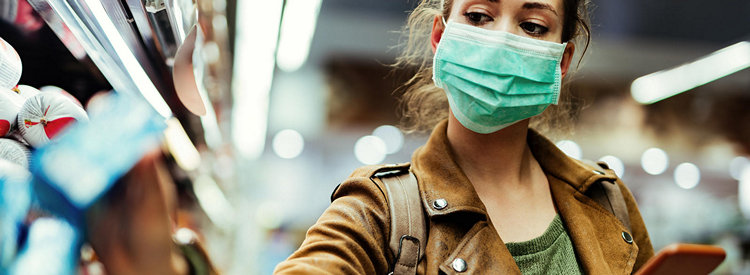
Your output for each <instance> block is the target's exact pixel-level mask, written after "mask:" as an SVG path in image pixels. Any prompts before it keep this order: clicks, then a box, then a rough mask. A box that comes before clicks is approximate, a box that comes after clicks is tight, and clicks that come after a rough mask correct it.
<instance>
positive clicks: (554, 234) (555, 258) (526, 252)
mask: <svg viewBox="0 0 750 275" xmlns="http://www.w3.org/2000/svg"><path fill="white" fill-rule="evenodd" d="M505 245H506V246H507V247H508V250H510V254H511V255H512V256H513V259H514V260H515V261H516V264H518V267H519V268H520V269H521V273H522V274H524V275H526V274H583V272H581V268H580V266H579V265H578V261H577V260H576V255H575V252H574V251H573V243H572V242H571V241H570V237H569V236H568V232H567V231H565V227H564V226H563V223H562V220H561V219H560V215H556V216H555V218H554V219H553V220H552V223H551V224H550V226H549V228H547V230H546V231H545V232H544V234H542V235H541V236H539V237H536V238H534V239H531V240H528V241H524V242H517V243H506V244H505Z"/></svg>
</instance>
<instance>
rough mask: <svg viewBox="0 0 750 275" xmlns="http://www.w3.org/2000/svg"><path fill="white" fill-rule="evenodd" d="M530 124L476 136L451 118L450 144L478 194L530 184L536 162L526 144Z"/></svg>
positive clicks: (515, 125)
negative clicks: (529, 180)
mask: <svg viewBox="0 0 750 275" xmlns="http://www.w3.org/2000/svg"><path fill="white" fill-rule="evenodd" d="M528 127H529V120H528V119H526V120H522V121H519V122H517V123H515V124H513V125H510V126H508V127H506V128H503V129H502V130H499V131H497V132H494V133H490V134H479V133H476V132H473V131H471V130H469V129H467V128H466V127H464V126H463V125H461V123H460V122H458V120H457V119H456V118H455V117H454V116H453V113H451V114H450V118H449V120H448V132H447V135H448V142H449V143H450V145H451V148H452V149H453V153H454V154H455V156H456V163H457V164H458V165H459V167H461V169H462V170H463V171H464V173H465V174H466V176H467V177H468V178H469V180H470V181H471V183H472V185H474V188H475V189H476V191H477V192H479V193H481V192H483V191H489V192H491V191H492V190H494V191H498V190H506V189H507V188H517V187H520V185H522V183H524V182H528V179H529V178H530V175H531V172H532V163H535V161H536V160H535V159H534V157H533V156H532V154H531V151H530V150H529V147H528V146H527V143H526V136H527V133H528Z"/></svg>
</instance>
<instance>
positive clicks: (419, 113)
mask: <svg viewBox="0 0 750 275" xmlns="http://www.w3.org/2000/svg"><path fill="white" fill-rule="evenodd" d="M443 1H445V5H444V7H442V6H441V5H442V2H443ZM562 1H563V5H564V9H565V12H564V23H563V24H564V26H563V34H562V40H563V41H574V40H582V41H585V47H584V48H583V49H584V50H583V53H585V52H586V49H587V48H588V45H589V42H590V39H591V38H590V37H591V31H590V28H589V21H588V5H589V0H562ZM452 6H453V0H420V2H419V5H417V7H416V8H414V10H413V11H412V12H411V13H410V14H409V19H408V21H407V24H406V25H405V26H404V27H403V29H402V36H403V37H404V38H405V43H403V44H402V45H401V47H402V48H403V49H402V52H401V54H400V55H399V56H398V57H397V58H396V62H395V63H394V64H392V65H391V66H392V67H393V68H394V69H402V68H408V67H413V68H416V69H417V72H416V73H415V74H414V76H413V77H411V78H410V79H409V80H408V81H407V82H406V83H405V84H404V85H403V86H401V87H400V88H399V90H397V91H403V94H402V96H401V98H400V105H401V114H400V116H401V124H402V128H403V129H404V130H406V131H408V132H426V131H430V130H432V128H434V127H435V125H436V124H437V123H438V122H440V121H442V120H444V119H445V118H447V117H448V99H447V98H446V96H445V93H444V92H443V90H442V89H440V88H438V87H436V86H435V84H434V83H433V81H432V56H433V52H432V44H431V35H432V25H433V22H434V20H435V16H443V18H448V15H450V13H451V7H452ZM576 44H578V43H576ZM581 58H583V55H581ZM578 63H579V65H580V60H579V62H578ZM570 74H571V73H570V72H569V73H568V75H570ZM567 79H570V76H567V77H566V80H567ZM567 82H568V81H564V83H563V92H562V94H561V95H560V96H561V98H560V102H559V103H558V105H552V106H550V107H549V108H547V110H546V111H544V113H543V114H542V115H539V116H536V117H534V118H532V120H531V127H532V128H535V129H537V130H539V131H542V132H550V131H552V130H554V131H563V132H564V131H568V130H570V128H571V124H572V123H571V122H572V121H573V120H574V118H575V117H576V116H577V114H578V111H579V110H580V103H579V102H578V101H577V100H575V98H573V96H572V95H571V94H570V93H569V92H567V91H565V90H567Z"/></svg>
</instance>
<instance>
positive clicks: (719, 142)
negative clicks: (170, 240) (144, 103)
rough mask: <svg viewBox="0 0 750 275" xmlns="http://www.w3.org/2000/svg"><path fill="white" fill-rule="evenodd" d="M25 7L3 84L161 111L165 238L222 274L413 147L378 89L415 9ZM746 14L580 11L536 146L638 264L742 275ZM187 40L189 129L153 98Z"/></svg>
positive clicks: (647, 8) (749, 190)
mask: <svg viewBox="0 0 750 275" xmlns="http://www.w3.org/2000/svg"><path fill="white" fill-rule="evenodd" d="M28 1H29V2H26V1H25V0H20V1H19V3H20V4H19V6H23V5H28V4H29V3H30V4H31V5H30V6H31V7H33V10H29V11H28V16H29V17H28V18H26V19H23V20H21V19H17V18H18V17H16V18H15V19H14V20H12V21H10V22H5V23H4V24H5V25H4V26H3V27H2V33H0V37H2V38H3V39H5V40H6V41H8V42H9V43H10V44H11V45H13V46H14V47H15V48H16V50H17V51H18V53H19V55H20V57H21V59H22V61H23V64H24V74H23V75H22V78H21V82H23V83H25V84H27V85H31V86H36V87H39V86H44V85H56V86H59V87H62V88H63V89H66V90H68V91H69V92H70V93H71V94H73V95H74V96H76V97H77V98H78V99H79V100H81V101H82V102H85V101H88V99H89V98H90V97H92V95H93V94H94V93H95V92H97V91H100V90H109V89H112V88H114V89H115V90H123V89H136V90H139V91H140V92H141V94H143V95H144V97H146V98H147V99H148V98H149V97H151V98H153V99H152V100H149V102H150V103H152V105H153V106H154V107H155V108H156V109H157V110H159V107H158V106H163V105H164V104H166V106H167V107H168V109H167V111H165V112H171V113H172V114H173V116H174V117H175V118H177V119H178V120H179V122H180V124H181V127H182V128H184V130H185V131H184V133H185V134H184V135H187V136H188V139H189V142H188V143H186V144H184V143H180V144H182V146H176V147H174V148H171V149H170V152H171V155H172V157H173V158H174V161H175V163H176V164H177V165H175V167H176V168H174V169H173V171H172V176H173V178H175V182H176V185H177V187H178V192H179V195H180V196H179V198H180V200H179V201H180V208H181V209H182V212H181V213H183V214H182V215H183V216H181V217H182V221H183V223H182V224H183V225H184V226H189V227H191V228H194V229H195V230H196V231H198V232H199V233H200V234H201V235H202V236H203V238H204V239H205V243H206V245H207V249H208V252H209V254H210V255H211V257H212V258H213V260H214V261H215V263H216V265H217V266H218V267H219V268H220V269H221V270H223V271H224V272H225V273H226V274H270V273H271V272H272V270H273V268H274V267H275V265H276V263H278V262H280V261H282V260H283V259H285V258H286V257H287V256H288V255H289V254H290V253H291V252H293V251H294V250H295V249H296V248H297V247H298V246H299V244H300V243H301V241H302V240H303V239H304V233H305V231H306V230H307V228H308V227H309V226H310V225H312V224H313V223H314V222H315V221H316V220H317V218H318V216H319V215H320V214H321V213H322V212H323V211H324V210H325V209H326V207H327V206H328V205H329V203H330V201H329V199H330V194H331V192H332V191H333V189H334V188H335V186H336V185H337V184H339V183H340V182H342V181H343V180H344V179H345V178H346V177H347V176H348V175H349V173H351V172H352V171H353V170H354V169H355V168H357V167H359V166H362V165H365V164H378V163H401V162H407V161H410V157H411V152H412V151H413V150H414V149H416V148H417V147H419V146H421V145H422V144H423V143H424V142H425V141H426V137H427V133H411V134H405V133H403V132H402V131H400V130H399V129H398V128H397V127H394V126H398V125H399V117H398V108H399V107H398V99H397V94H398V93H397V92H396V89H397V88H398V87H399V86H400V85H401V84H402V83H403V82H404V81H405V80H407V79H408V78H409V77H410V76H411V75H410V74H413V73H414V71H413V70H411V71H410V70H409V69H406V70H401V71H392V70H391V68H390V67H388V65H389V64H392V63H394V59H395V57H396V56H397V55H398V53H399V50H400V48H399V45H400V44H401V43H403V42H404V40H403V37H402V36H401V34H400V33H399V31H400V30H401V28H402V26H403V25H404V24H405V22H406V18H407V16H408V12H409V11H410V10H411V9H412V8H413V7H415V6H416V4H417V1H416V0H408V1H407V0H388V1H372V0H274V1H268V0H243V1H234V0H214V1H210V0H197V1H195V0H193V1H191V0H162V1H157V0H106V1H101V8H103V10H105V11H107V14H95V13H96V12H95V11H96V10H97V9H85V8H83V7H90V6H91V5H95V3H93V2H95V1H88V0H68V1H64V0H49V1H44V0H28ZM24 3H25V4H24ZM19 11H20V9H19ZM19 14H21V13H19ZM748 14H750V2H748V1H746V0H725V1H720V2H711V3H707V2H706V1H699V0H663V1H648V0H629V1H617V0H598V1H593V10H592V13H591V19H592V27H593V29H592V33H593V37H592V43H591V45H590V47H589V49H588V51H587V53H586V56H585V58H584V59H583V62H582V65H581V66H580V68H579V69H578V71H577V72H576V74H575V76H574V77H573V81H572V83H571V86H570V90H569V91H568V92H570V93H572V94H573V95H574V96H575V97H576V98H578V99H580V100H581V101H582V102H583V103H584V106H585V107H584V109H583V110H582V111H581V114H580V117H579V119H578V120H577V121H576V122H575V127H574V128H575V131H574V132H573V133H572V134H569V135H554V136H551V137H552V138H553V139H554V140H555V141H556V142H557V144H558V146H559V147H560V148H561V149H563V150H564V151H565V152H566V153H568V154H569V155H571V156H573V157H575V158H579V159H587V160H593V161H599V160H601V161H605V162H607V163H608V164H609V166H610V167H611V168H613V169H614V170H615V171H616V172H617V173H618V175H620V176H621V177H622V179H623V180H624V182H625V183H626V184H627V185H628V186H629V187H630V189H631V190H632V192H633V194H634V195H635V197H636V199H637V201H638V203H639V205H640V210H641V213H642V214H643V217H644V220H645V222H646V226H647V228H648V230H649V233H650V235H651V240H652V241H653V244H654V248H655V249H656V250H659V249H661V248H662V247H664V246H666V245H668V244H671V243H675V242H689V243H705V244H716V245H720V246H722V247H723V248H724V249H725V250H726V251H727V254H728V257H727V260H726V261H725V262H724V263H723V264H722V266H721V267H720V269H719V270H718V273H722V274H723V273H726V274H747V273H750V158H749V157H750V70H748V69H747V68H748V67H750V42H747V41H748V40H750V16H748ZM75 18H79V19H80V18H84V19H85V18H89V20H88V21H87V20H79V21H76V20H74V19H75ZM107 18H109V20H110V21H109V22H110V23H108V24H107V23H106V22H104V21H107V20H106V19H107ZM33 20H35V21H34V22H37V24H30V23H28V22H31V21H33ZM6 21H7V20H6ZM76 22H77V23H76ZM103 22H104V23H103ZM196 23H198V25H199V26H200V30H201V31H202V32H200V34H199V35H198V37H199V38H198V39H196V42H194V43H195V49H196V50H195V52H194V53H193V54H192V63H193V64H192V65H193V66H194V67H193V68H192V69H193V71H194V74H195V76H196V80H197V87H198V88H197V89H198V91H199V93H200V95H201V98H202V99H203V100H204V101H205V102H207V104H206V105H205V107H207V108H206V109H207V110H206V113H207V114H206V115H204V116H197V115H195V114H194V113H193V112H191V111H192V110H189V109H190V108H186V107H185V106H183V105H180V102H179V100H178V94H179V89H175V87H174V86H175V85H177V84H173V82H172V81H171V77H172V75H171V74H172V73H171V72H172V67H173V66H175V62H176V56H177V49H178V47H179V46H180V45H182V44H183V41H186V40H185V39H186V37H188V36H189V32H190V30H191V28H192V26H193V25H194V24H196ZM109 25H111V26H109ZM87 29H88V30H89V31H88V33H87V32H86V31H83V30H87ZM92 29H93V30H94V31H92ZM97 29H98V30H99V31H95V30H97ZM112 30H114V31H112ZM118 34H119V36H120V37H122V39H120V40H122V42H120V41H117V40H118V39H113V38H112V36H118ZM105 40H106V41H105ZM102 41H104V42H102ZM105 42H106V43H105ZM118 45H120V46H118ZM122 48H127V49H129V50H130V53H131V54H132V55H133V56H134V57H135V59H134V60H135V62H133V63H132V64H130V65H129V64H128V62H123V60H129V59H128V58H123V57H122V55H123V51H122ZM579 49H580V47H579ZM108 55H112V56H118V57H119V59H116V58H113V59H111V60H108V59H107V58H106V56H108ZM103 56H104V57H103ZM118 60H119V61H118ZM110 64H115V65H112V66H110ZM132 66H136V67H137V66H140V68H141V70H142V71H141V74H143V72H145V77H146V78H143V77H141V79H138V78H137V77H136V75H140V74H137V73H134V69H132ZM113 68H119V69H113ZM136 71H137V70H136ZM134 74H135V75H134ZM143 81H145V82H148V83H152V84H151V85H152V86H151V87H150V88H148V89H154V90H155V91H158V93H159V94H157V95H156V97H154V95H153V94H152V95H150V96H149V95H148V94H147V93H146V92H144V89H146V88H144V87H143V86H142V84H139V83H143ZM159 95H160V96H159ZM157 98H158V99H157ZM159 100H161V101H159ZM154 102H156V103H154ZM185 152H187V153H185ZM196 152H197V153H196Z"/></svg>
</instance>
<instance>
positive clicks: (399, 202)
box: [375, 171, 427, 275]
mask: <svg viewBox="0 0 750 275" xmlns="http://www.w3.org/2000/svg"><path fill="white" fill-rule="evenodd" d="M403 172H405V171H403ZM403 172H402V173H390V174H382V173H378V174H376V176H375V177H377V178H378V179H380V181H381V182H383V185H384V186H385V189H386V196H387V199H388V208H389V211H390V217H391V234H390V241H389V247H390V248H391V251H392V252H393V255H394V263H393V266H392V267H391V273H390V274H395V275H403V274H417V266H418V264H419V260H420V259H421V258H422V257H423V255H424V249H425V246H426V237H427V225H426V224H425V216H424V210H423V209H422V200H421V197H420V194H419V186H418V184H417V178H416V177H415V176H414V174H413V173H411V171H409V172H408V173H403Z"/></svg>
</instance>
